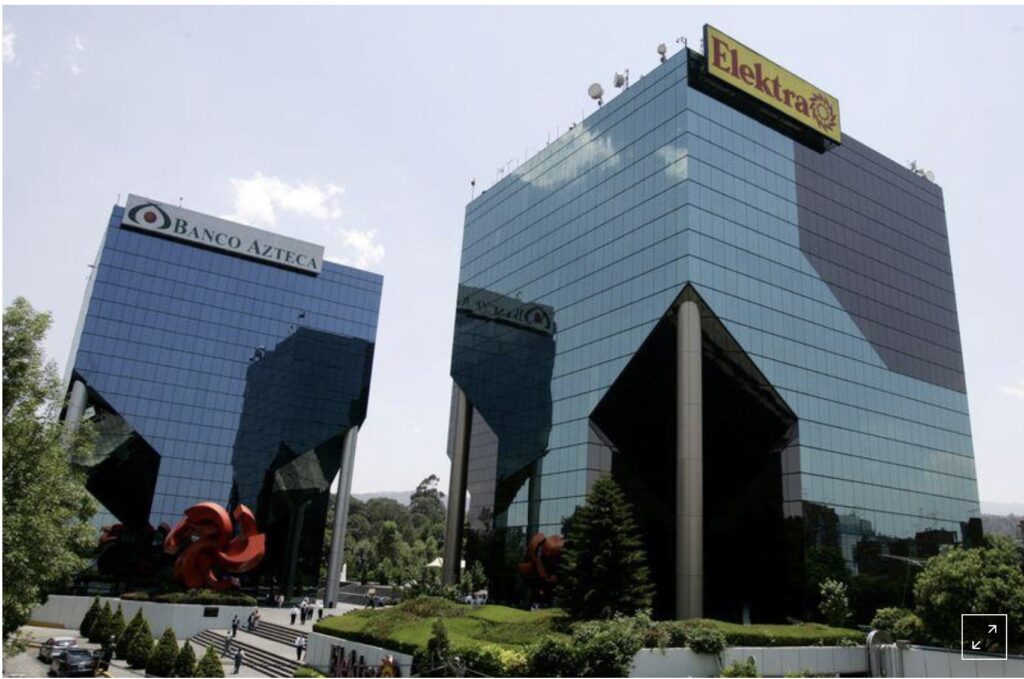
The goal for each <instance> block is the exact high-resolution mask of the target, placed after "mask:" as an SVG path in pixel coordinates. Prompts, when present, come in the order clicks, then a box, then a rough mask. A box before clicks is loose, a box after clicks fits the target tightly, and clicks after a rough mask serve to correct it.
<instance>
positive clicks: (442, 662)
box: [426, 618, 455, 672]
mask: <svg viewBox="0 0 1024 679" xmlns="http://www.w3.org/2000/svg"><path fill="white" fill-rule="evenodd" d="M454 655H455V654H454V653H452V646H451V642H449V641H448V630H447V629H446V628H445V626H444V621H443V620H441V618H437V619H436V620H435V621H434V627H433V628H432V629H431V631H430V639H429V640H428V641H427V656H426V663H427V668H426V671H428V672H429V671H430V670H431V669H433V668H437V667H441V668H444V669H445V670H447V671H449V672H450V671H451V670H452V666H453V660H454Z"/></svg>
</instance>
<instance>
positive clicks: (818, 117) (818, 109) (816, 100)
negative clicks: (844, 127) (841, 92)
mask: <svg viewBox="0 0 1024 679" xmlns="http://www.w3.org/2000/svg"><path fill="white" fill-rule="evenodd" d="M811 116H812V117H813V118H814V122H816V123H818V127H820V128H821V129H823V130H827V131H829V132H831V131H832V130H834V129H836V112H835V110H834V109H833V108H832V102H830V101H829V100H828V99H826V98H825V97H823V96H822V95H821V94H819V93H817V92H815V93H814V96H812V97H811Z"/></svg>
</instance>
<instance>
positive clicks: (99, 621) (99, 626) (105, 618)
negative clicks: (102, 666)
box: [88, 601, 114, 644]
mask: <svg viewBox="0 0 1024 679" xmlns="http://www.w3.org/2000/svg"><path fill="white" fill-rule="evenodd" d="M113 619H114V612H113V611H112V610H110V602H109V601H108V602H106V603H105V604H103V608H101V609H100V612H99V613H98V614H96V619H95V620H93V621H92V626H91V627H90V628H89V635H88V636H89V641H91V642H92V643H94V644H98V643H100V642H101V641H105V640H106V638H107V630H108V629H109V628H110V621H111V620H113Z"/></svg>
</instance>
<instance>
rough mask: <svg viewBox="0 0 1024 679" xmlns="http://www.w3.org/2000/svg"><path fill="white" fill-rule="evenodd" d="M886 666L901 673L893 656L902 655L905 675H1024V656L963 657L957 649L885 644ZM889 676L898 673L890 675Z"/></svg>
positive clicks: (902, 673) (884, 656) (887, 668)
mask: <svg viewBox="0 0 1024 679" xmlns="http://www.w3.org/2000/svg"><path fill="white" fill-rule="evenodd" d="M882 649H883V658H884V663H885V669H886V670H887V671H888V672H894V671H895V672H900V668H898V667H893V666H892V660H894V659H895V658H893V655H894V654H895V653H897V652H898V653H899V654H900V655H901V656H902V663H903V667H902V672H900V676H904V677H1024V658H1021V657H1017V656H1011V657H1009V658H1007V659H1006V660H1003V659H1001V658H973V659H971V660H961V658H960V653H959V652H957V651H944V650H942V649H937V648H922V647H919V646H911V647H909V648H903V649H900V648H897V647H896V646H889V645H886V646H883V647H882ZM889 676H895V675H894V674H890V675H889Z"/></svg>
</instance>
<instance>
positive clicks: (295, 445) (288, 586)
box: [231, 327, 373, 593]
mask: <svg viewBox="0 0 1024 679" xmlns="http://www.w3.org/2000/svg"><path fill="white" fill-rule="evenodd" d="M372 364H373V344H371V343H370V342H367V341H366V340H363V339H358V338H354V337H345V336H342V335H337V334H333V333H329V332H324V331H321V330H315V329H312V328H305V327H300V328H298V329H297V330H295V332H294V333H292V334H291V335H290V336H289V337H288V338H286V339H285V340H283V341H282V342H280V343H279V344H278V345H277V346H276V347H273V348H271V349H263V348H257V349H256V350H255V351H254V353H253V356H252V359H251V364H250V366H249V368H248V370H247V371H246V386H245V396H244V403H243V406H242V414H241V420H240V425H239V428H238V435H237V437H236V439H235V445H234V452H233V454H232V460H231V463H232V467H233V483H232V489H231V505H232V506H234V505H235V504H238V503H241V504H245V505H247V506H249V507H250V508H252V509H253V511H254V512H255V513H256V519H257V522H258V523H259V525H260V528H261V529H262V530H263V531H265V532H266V534H267V557H266V559H265V560H264V563H263V566H262V567H261V572H262V576H263V580H264V581H265V582H266V581H269V582H270V583H273V582H276V583H277V584H278V585H279V586H281V587H282V588H283V589H284V591H285V592H286V593H289V592H293V591H296V590H298V589H301V588H304V587H315V586H316V585H317V583H318V580H319V577H320V562H321V558H322V555H323V544H322V540H323V535H324V527H325V521H326V516H327V508H328V503H329V500H330V485H331V482H332V481H333V480H334V477H335V476H336V475H337V473H338V469H339V467H340V464H341V455H342V441H343V439H344V436H345V432H347V431H348V429H349V428H351V427H352V426H359V425H361V424H362V422H363V420H364V419H365V417H366V403H367V397H368V394H369V387H370V369H371V366H372Z"/></svg>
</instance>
